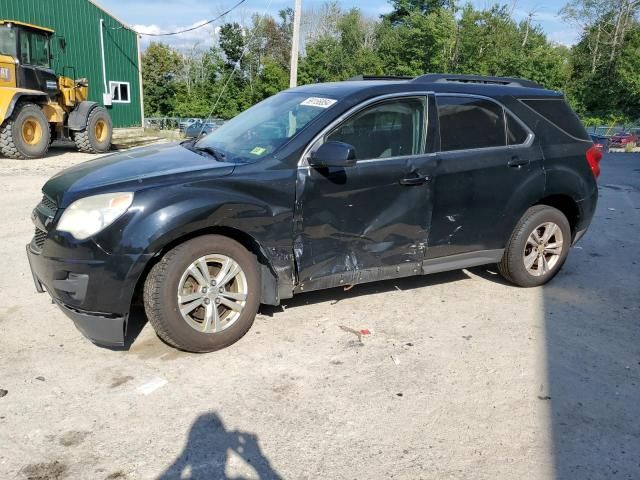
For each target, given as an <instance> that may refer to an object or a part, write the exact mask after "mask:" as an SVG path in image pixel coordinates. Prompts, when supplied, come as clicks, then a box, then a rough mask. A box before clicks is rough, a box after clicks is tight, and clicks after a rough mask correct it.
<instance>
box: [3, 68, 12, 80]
mask: <svg viewBox="0 0 640 480" xmlns="http://www.w3.org/2000/svg"><path fill="white" fill-rule="evenodd" d="M0 80H4V81H5V82H10V81H11V70H9V69H8V68H7V67H0Z"/></svg>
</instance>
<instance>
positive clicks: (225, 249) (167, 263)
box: [144, 235, 261, 352]
mask: <svg viewBox="0 0 640 480" xmlns="http://www.w3.org/2000/svg"><path fill="white" fill-rule="evenodd" d="M260 293H261V283H260V270H259V269H258V263H257V259H256V257H255V255H253V254H252V253H251V252H249V251H247V250H246V249H245V248H244V247H243V246H242V245H240V244H239V243H238V242H236V241H234V240H232V239H230V238H228V237H223V236H220V235H205V236H202V237H197V238H194V239H192V240H189V241H187V242H185V243H183V244H181V245H178V246H177V247H175V248H174V249H172V250H170V251H169V252H168V253H167V254H166V255H165V256H164V257H163V258H162V259H161V260H160V261H159V262H158V263H157V264H156V265H155V266H154V267H153V268H152V269H151V271H150V272H149V275H148V277H147V280H146V282H145V285H144V306H145V311H146V313H147V317H148V318H149V322H150V323H151V325H152V326H153V328H154V329H155V331H156V333H157V334H158V336H159V337H160V338H162V339H163V340H164V341H165V342H167V343H169V344H170V345H173V346H175V347H177V348H179V349H181V350H186V351H189V352H211V351H214V350H219V349H221V348H224V347H227V346H229V345H231V344H232V343H235V342H237V341H238V340H239V339H240V338H242V337H243V336H244V334H245V333H246V332H247V331H248V330H249V328H251V325H252V324H253V320H254V318H255V316H256V313H257V312H258V307H259V305H260Z"/></svg>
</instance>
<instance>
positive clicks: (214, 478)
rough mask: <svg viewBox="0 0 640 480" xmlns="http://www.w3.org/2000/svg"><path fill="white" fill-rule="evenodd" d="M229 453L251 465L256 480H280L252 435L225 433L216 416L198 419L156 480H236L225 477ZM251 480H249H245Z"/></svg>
mask: <svg viewBox="0 0 640 480" xmlns="http://www.w3.org/2000/svg"><path fill="white" fill-rule="evenodd" d="M231 452H235V454H237V455H238V456H239V457H240V458H242V460H244V461H245V462H246V463H247V464H249V465H251V467H252V468H253V470H255V472H256V473H257V474H258V478H260V480H272V479H273V480H280V479H281V478H282V477H281V476H280V475H279V474H278V472H276V471H275V470H274V469H273V467H272V466H271V463H270V462H269V459H268V458H266V457H265V456H264V454H263V453H262V450H260V446H259V444H258V437H257V436H256V435H254V434H252V433H248V432H240V431H236V430H233V431H227V429H226V428H225V426H224V424H223V423H222V420H220V417H219V416H218V414H216V413H213V412H208V413H205V414H202V415H200V416H199V417H198V418H197V419H196V421H195V422H194V423H193V425H192V426H191V430H190V431H189V438H188V440H187V444H186V445H185V447H184V450H183V451H182V453H181V454H180V456H179V457H178V458H176V460H175V461H174V462H173V463H172V464H171V465H170V466H169V467H168V468H167V469H166V470H165V471H164V472H163V473H162V474H161V475H160V476H159V477H158V480H178V479H191V480H240V479H242V478H245V477H243V476H241V477H235V476H234V477H230V476H228V475H227V473H226V471H225V470H226V466H227V462H228V461H229V459H230V456H229V455H230V454H231ZM249 478H253V477H249Z"/></svg>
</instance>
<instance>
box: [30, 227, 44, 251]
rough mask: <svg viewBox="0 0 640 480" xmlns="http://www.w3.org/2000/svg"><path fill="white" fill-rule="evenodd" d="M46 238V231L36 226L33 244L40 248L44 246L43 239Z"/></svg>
mask: <svg viewBox="0 0 640 480" xmlns="http://www.w3.org/2000/svg"><path fill="white" fill-rule="evenodd" d="M46 239H47V232H45V231H44V230H40V229H39V228H37V227H36V233H35V236H34V237H33V244H34V245H35V246H36V247H38V249H42V247H43V246H44V241H45V240H46Z"/></svg>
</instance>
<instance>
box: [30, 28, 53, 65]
mask: <svg viewBox="0 0 640 480" xmlns="http://www.w3.org/2000/svg"><path fill="white" fill-rule="evenodd" d="M30 46H31V65H35V66H36V67H46V68H49V39H48V38H47V37H46V36H44V35H40V34H38V33H32V34H31V45H30Z"/></svg>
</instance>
